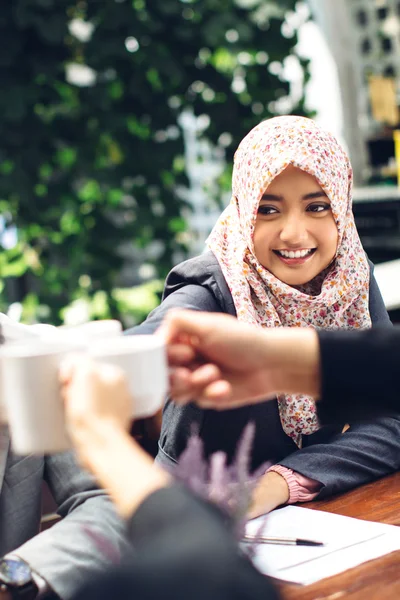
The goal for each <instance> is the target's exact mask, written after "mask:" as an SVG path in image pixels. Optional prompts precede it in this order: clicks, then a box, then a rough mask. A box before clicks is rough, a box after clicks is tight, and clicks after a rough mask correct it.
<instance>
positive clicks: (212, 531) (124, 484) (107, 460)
mask: <svg viewBox="0 0 400 600" xmlns="http://www.w3.org/2000/svg"><path fill="white" fill-rule="evenodd" d="M61 381H62V385H63V395H64V399H65V405H66V419H67V424H68V428H69V431H70V435H71V439H72V441H73V444H74V446H75V448H76V451H77V455H78V459H79V460H80V462H81V464H82V465H83V466H84V467H86V468H87V469H89V470H90V471H91V472H92V473H93V474H94V475H95V476H96V477H97V479H98V481H99V482H100V483H101V484H102V485H103V486H104V487H106V488H107V489H108V491H109V493H110V495H111V498H112V499H113V501H114V503H115V506H116V509H117V511H118V512H119V514H120V515H121V516H122V517H124V518H125V519H126V521H127V528H128V535H129V538H130V540H131V541H132V543H133V549H132V559H131V561H129V560H128V564H126V565H125V566H122V567H119V568H114V569H112V568H110V571H109V572H108V573H105V574H104V576H101V577H99V578H98V579H97V581H94V580H92V582H88V585H87V586H86V587H84V588H83V589H82V591H81V592H80V593H79V594H78V595H77V596H76V598H75V600H92V599H93V600H103V599H104V600H108V599H109V598H111V597H115V598H119V599H120V600H124V599H125V598H126V599H130V598H135V599H136V600H150V599H154V600H158V599H159V598H161V597H164V598H166V597H167V598H174V600H186V598H189V597H190V598H191V600H204V599H205V598H206V599H207V600H278V593H277V591H276V590H275V589H274V588H273V586H272V584H271V582H270V581H269V580H268V578H266V577H264V576H263V575H261V574H260V573H259V572H258V571H256V569H255V568H254V567H253V565H252V564H251V562H250V561H249V560H248V559H246V557H245V556H244V555H243V553H241V552H240V551H239V549H238V545H237V541H236V540H235V538H234V534H233V531H232V527H231V524H230V522H229V519H228V518H227V516H226V515H223V513H222V512H220V511H219V509H217V508H216V507H215V506H213V505H211V504H209V503H207V502H205V501H203V500H201V499H200V498H197V497H195V496H194V495H193V494H191V493H190V492H188V491H186V490H184V489H183V488H182V487H181V486H180V485H177V484H174V483H173V482H172V480H171V478H170V476H169V475H168V474H167V473H166V472H165V471H164V470H163V469H162V468H160V467H159V466H158V465H156V464H154V463H153V461H152V459H151V458H150V456H149V455H148V454H147V453H146V452H145V451H144V450H143V449H142V448H140V446H139V445H138V444H137V443H136V442H135V441H134V440H132V439H131V437H130V436H129V434H128V432H127V429H128V428H129V425H130V415H131V413H132V401H131V399H130V398H129V392H128V387H127V383H126V380H125V377H124V375H123V373H122V372H121V371H120V370H119V369H117V368H116V367H114V366H112V365H109V366H108V365H101V367H99V366H98V365H95V364H93V363H91V362H90V361H86V360H82V359H80V358H78V359H77V360H76V361H72V362H70V363H69V364H66V365H65V368H64V370H63V372H62V374H61ZM155 574H156V576H155Z"/></svg>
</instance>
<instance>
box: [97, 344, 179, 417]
mask: <svg viewBox="0 0 400 600" xmlns="http://www.w3.org/2000/svg"><path fill="white" fill-rule="evenodd" d="M89 355H90V356H91V357H92V358H93V359H94V360H95V361H96V362H101V363H108V364H112V365H116V366H118V367H120V368H121V369H122V370H123V371H124V373H125V375H126V377H127V379H128V385H129V389H130V392H131V394H132V398H133V407H132V416H133V417H134V418H135V419H138V418H145V417H150V416H152V415H154V414H156V412H157V411H158V410H159V409H160V408H161V407H162V405H163V402H164V400H165V397H166V395H167V392H168V366H167V357H166V348H165V342H164V340H163V339H162V338H160V337H158V336H156V335H129V336H121V337H114V338H111V339H109V340H104V339H101V340H97V341H96V344H95V345H93V346H91V347H90V348H89Z"/></svg>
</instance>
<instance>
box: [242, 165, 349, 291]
mask: <svg viewBox="0 0 400 600" xmlns="http://www.w3.org/2000/svg"><path fill="white" fill-rule="evenodd" d="M253 240H254V253H255V255H256V257H257V259H258V261H259V262H260V263H261V264H262V266H263V267H265V268H266V269H268V270H269V271H270V272H271V273H272V274H273V275H275V277H277V278H278V279H280V280H281V281H283V282H285V283H287V284H288V285H293V286H299V285H303V284H305V283H307V282H308V281H311V280H312V279H314V277H316V276H317V275H318V274H319V273H321V272H322V271H323V270H324V269H326V268H327V267H328V266H329V265H330V263H331V262H332V261H333V259H334V258H335V254H336V248H337V242H338V230H337V227H336V223H335V219H334V217H333V214H332V210H331V204H330V200H329V198H328V197H327V195H326V193H325V192H324V190H323V189H322V188H321V186H320V185H319V183H318V182H317V180H316V179H315V178H314V177H313V176H312V175H309V174H308V173H306V172H304V171H302V170H301V169H298V168H296V167H293V166H292V165H289V166H288V167H286V169H285V170H284V171H282V173H280V174H279V175H278V176H277V177H275V179H274V180H273V181H272V183H271V184H270V185H269V186H268V188H267V190H266V192H265V193H264V194H263V196H262V197H261V200H260V204H259V207H258V214H257V220H256V224H255V228H254V237H253Z"/></svg>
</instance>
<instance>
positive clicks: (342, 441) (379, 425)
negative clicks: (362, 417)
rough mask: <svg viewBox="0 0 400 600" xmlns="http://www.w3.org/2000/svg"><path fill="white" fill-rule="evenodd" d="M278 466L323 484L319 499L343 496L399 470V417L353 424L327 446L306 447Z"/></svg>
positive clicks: (387, 417) (319, 444)
mask: <svg viewBox="0 0 400 600" xmlns="http://www.w3.org/2000/svg"><path fill="white" fill-rule="evenodd" d="M279 464H281V465H283V466H285V467H288V468H289V469H293V470H294V471H297V472H298V473H301V474H302V475H304V476H306V477H309V478H310V479H314V480H316V481H319V482H320V483H321V484H322V486H323V487H322V489H321V492H320V494H319V496H318V498H324V497H326V496H331V495H332V494H338V493H343V492H345V491H347V490H350V489H353V488H355V487H358V486H360V485H363V484H364V483H368V482H370V481H374V480H375V479H378V478H379V477H383V476H384V475H388V474H389V473H393V472H394V471H397V470H398V469H399V468H400V418H399V415H398V414H394V415H393V416H386V417H378V418H376V419H374V420H373V421H370V422H364V423H352V422H351V421H350V429H348V430H347V431H346V432H345V433H340V434H336V435H334V436H332V437H331V438H330V439H329V440H328V441H327V442H326V443H317V444H315V445H309V446H306V447H305V448H302V449H301V450H298V451H297V452H294V453H293V454H291V455H289V456H288V457H286V458H284V459H283V460H282V461H280V462H279Z"/></svg>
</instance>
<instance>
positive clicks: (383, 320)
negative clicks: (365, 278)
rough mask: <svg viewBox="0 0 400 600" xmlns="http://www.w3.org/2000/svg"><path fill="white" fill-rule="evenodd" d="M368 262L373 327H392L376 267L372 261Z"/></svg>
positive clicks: (370, 310) (370, 312) (370, 311)
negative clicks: (375, 272) (377, 279)
mask: <svg viewBox="0 0 400 600" xmlns="http://www.w3.org/2000/svg"><path fill="white" fill-rule="evenodd" d="M368 262H369V265H370V279H369V302H368V305H369V306H368V308H369V314H370V317H371V321H372V327H377V326H378V327H392V322H391V320H390V318H389V315H388V312H387V310H386V307H385V303H384V301H383V298H382V294H381V291H380V289H379V287H378V284H377V282H376V279H375V276H374V265H373V264H372V263H371V262H370V261H368Z"/></svg>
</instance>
